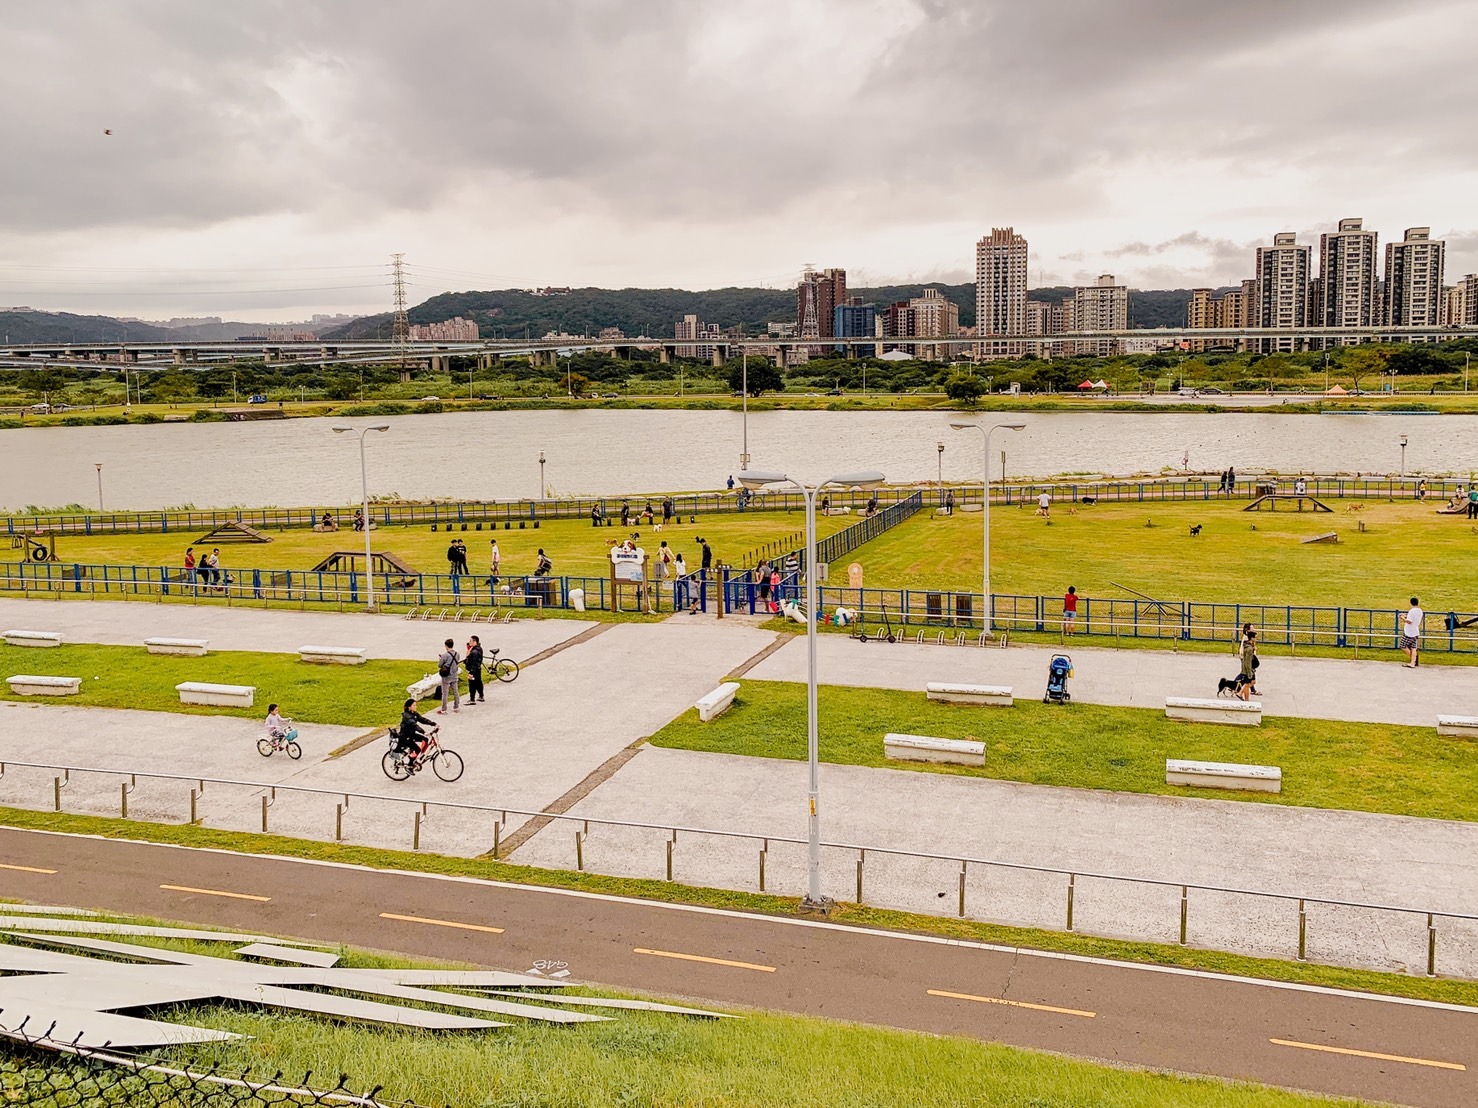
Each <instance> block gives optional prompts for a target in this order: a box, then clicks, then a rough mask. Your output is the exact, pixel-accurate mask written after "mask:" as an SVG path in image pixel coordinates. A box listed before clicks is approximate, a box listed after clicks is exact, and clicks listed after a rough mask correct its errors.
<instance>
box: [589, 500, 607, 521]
mask: <svg viewBox="0 0 1478 1108" xmlns="http://www.w3.org/2000/svg"><path fill="white" fill-rule="evenodd" d="M603 521H604V517H603V516H602V514H601V510H600V501H598V500H597V501H596V502H595V503H594V504H592V505H591V506H590V526H592V527H599V526H600V525H601V523H602V522H603Z"/></svg>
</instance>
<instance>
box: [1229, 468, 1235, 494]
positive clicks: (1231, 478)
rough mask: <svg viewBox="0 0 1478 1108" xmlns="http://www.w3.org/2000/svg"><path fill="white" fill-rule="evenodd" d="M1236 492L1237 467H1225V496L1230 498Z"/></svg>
mask: <svg viewBox="0 0 1478 1108" xmlns="http://www.w3.org/2000/svg"><path fill="white" fill-rule="evenodd" d="M1236 491H1237V467H1236V466H1227V495H1228V496H1232V495H1234V494H1235V493H1236Z"/></svg>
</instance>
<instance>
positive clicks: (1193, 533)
mask: <svg viewBox="0 0 1478 1108" xmlns="http://www.w3.org/2000/svg"><path fill="white" fill-rule="evenodd" d="M1200 533H1201V525H1200V524H1199V523H1198V524H1196V525H1195V526H1194V527H1192V528H1191V538H1195V537H1196V536H1197V535H1199V534H1200Z"/></svg>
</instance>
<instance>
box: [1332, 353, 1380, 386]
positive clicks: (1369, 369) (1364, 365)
mask: <svg viewBox="0 0 1478 1108" xmlns="http://www.w3.org/2000/svg"><path fill="white" fill-rule="evenodd" d="M1388 356H1389V353H1388V352H1387V351H1385V350H1381V349H1377V348H1375V347H1370V346H1362V347H1358V348H1357V349H1355V350H1351V351H1350V352H1349V353H1348V354H1346V355H1345V356H1344V357H1342V358H1341V359H1340V362H1341V363H1342V364H1343V365H1345V366H1347V367H1348V368H1349V370H1350V376H1351V377H1352V378H1354V380H1353V382H1352V384H1353V385H1354V387H1355V388H1356V389H1357V390H1358V389H1359V388H1360V378H1362V377H1366V376H1369V375H1370V374H1372V373H1374V374H1377V375H1378V374H1381V373H1384V372H1385V371H1386V358H1387V357H1388Z"/></svg>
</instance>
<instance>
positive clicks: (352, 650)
mask: <svg viewBox="0 0 1478 1108" xmlns="http://www.w3.org/2000/svg"><path fill="white" fill-rule="evenodd" d="M298 658H299V659H300V660H302V661H304V662H316V663H317V664H319V665H326V666H362V665H364V663H365V661H366V659H365V656H364V647H362V646H300V647H298Z"/></svg>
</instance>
